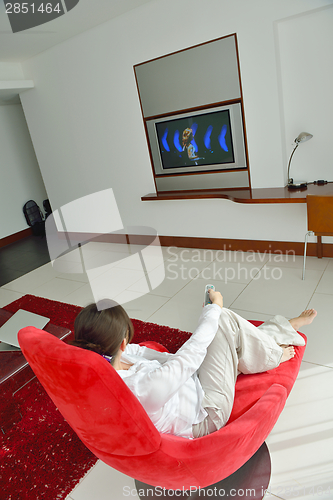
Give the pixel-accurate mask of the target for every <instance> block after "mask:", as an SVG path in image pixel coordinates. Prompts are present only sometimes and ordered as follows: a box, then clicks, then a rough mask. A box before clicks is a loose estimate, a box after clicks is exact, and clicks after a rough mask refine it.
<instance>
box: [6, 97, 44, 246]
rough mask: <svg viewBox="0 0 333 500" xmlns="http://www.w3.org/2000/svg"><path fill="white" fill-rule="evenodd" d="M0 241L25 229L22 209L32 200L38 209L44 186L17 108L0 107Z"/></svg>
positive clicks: (16, 106) (24, 122) (19, 105)
mask: <svg viewBox="0 0 333 500" xmlns="http://www.w3.org/2000/svg"><path fill="white" fill-rule="evenodd" d="M0 152H1V155H0V213H1V223H0V238H5V237H6V236H9V235H11V234H14V233H17V232H19V231H22V230H23V229H26V228H27V227H28V225H27V223H26V220H25V218H24V215H23V211H22V208H23V205H24V203H25V202H27V201H28V200H31V199H33V200H35V201H36V202H37V204H38V205H39V206H40V207H41V208H42V206H43V205H42V202H43V200H45V199H46V198H47V194H46V191H45V186H44V184H43V180H42V177H41V173H40V170H39V167H38V163H37V160H36V155H35V152H34V149H33V146H32V143H31V139H30V135H29V131H28V127H27V124H26V121H25V117H24V114H23V110H22V106H21V104H12V105H4V106H0Z"/></svg>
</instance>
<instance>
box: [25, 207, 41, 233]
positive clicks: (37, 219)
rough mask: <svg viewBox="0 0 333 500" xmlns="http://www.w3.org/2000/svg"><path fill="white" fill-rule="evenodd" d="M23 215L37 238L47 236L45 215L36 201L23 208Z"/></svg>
mask: <svg viewBox="0 0 333 500" xmlns="http://www.w3.org/2000/svg"><path fill="white" fill-rule="evenodd" d="M23 213H24V217H25V220H26V221H27V224H28V226H30V227H31V229H32V233H33V234H34V235H35V236H45V221H44V218H43V214H42V212H41V210H40V208H39V206H38V205H37V203H36V202H35V201H34V200H29V201H27V202H26V203H25V205H24V207H23Z"/></svg>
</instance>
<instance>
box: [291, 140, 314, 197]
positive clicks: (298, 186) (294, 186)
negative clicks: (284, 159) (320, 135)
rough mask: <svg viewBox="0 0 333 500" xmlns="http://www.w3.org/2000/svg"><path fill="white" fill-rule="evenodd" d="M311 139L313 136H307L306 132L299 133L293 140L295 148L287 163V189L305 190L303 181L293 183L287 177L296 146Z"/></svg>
mask: <svg viewBox="0 0 333 500" xmlns="http://www.w3.org/2000/svg"><path fill="white" fill-rule="evenodd" d="M312 137H313V135H311V134H308V133H307V132H301V133H300V134H299V135H298V136H297V137H296V139H295V140H294V144H295V147H294V149H293V151H292V153H291V155H290V158H289V163H288V189H306V188H307V183H306V182H305V181H300V182H296V183H294V179H293V178H291V177H289V170H290V163H291V159H292V157H293V155H294V153H295V151H296V149H297V148H298V145H299V144H301V143H302V142H306V141H308V140H309V139H311V138H312Z"/></svg>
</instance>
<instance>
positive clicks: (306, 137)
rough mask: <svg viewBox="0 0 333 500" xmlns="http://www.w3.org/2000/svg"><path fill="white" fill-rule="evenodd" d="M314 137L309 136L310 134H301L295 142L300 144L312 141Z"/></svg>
mask: <svg viewBox="0 0 333 500" xmlns="http://www.w3.org/2000/svg"><path fill="white" fill-rule="evenodd" d="M312 137H313V135H312V134H308V132H301V133H300V134H298V136H297V137H296V139H295V142H296V143H297V144H299V143H300V142H305V141H308V140H309V139H311V138H312Z"/></svg>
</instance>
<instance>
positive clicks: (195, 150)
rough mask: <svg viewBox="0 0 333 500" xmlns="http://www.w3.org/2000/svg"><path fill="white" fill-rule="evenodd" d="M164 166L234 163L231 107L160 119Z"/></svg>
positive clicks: (161, 149) (160, 142)
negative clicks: (182, 116) (164, 119)
mask: <svg viewBox="0 0 333 500" xmlns="http://www.w3.org/2000/svg"><path fill="white" fill-rule="evenodd" d="M155 127H156V133H157V138H158V145H159V150H160V156H161V161H162V166H163V169H168V168H177V167H190V166H191V167H192V166H195V165H198V166H209V165H216V164H221V165H224V164H229V163H234V162H235V158H234V151H233V144H232V134H231V127H230V116H229V110H227V109H224V110H220V111H214V112H210V113H204V114H196V115H191V116H186V117H184V118H175V119H171V120H167V121H162V122H156V123H155Z"/></svg>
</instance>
